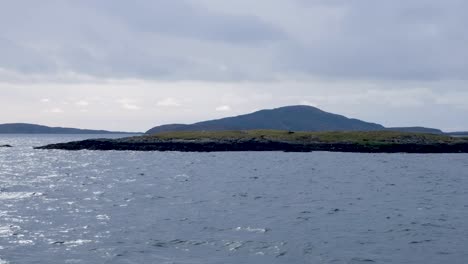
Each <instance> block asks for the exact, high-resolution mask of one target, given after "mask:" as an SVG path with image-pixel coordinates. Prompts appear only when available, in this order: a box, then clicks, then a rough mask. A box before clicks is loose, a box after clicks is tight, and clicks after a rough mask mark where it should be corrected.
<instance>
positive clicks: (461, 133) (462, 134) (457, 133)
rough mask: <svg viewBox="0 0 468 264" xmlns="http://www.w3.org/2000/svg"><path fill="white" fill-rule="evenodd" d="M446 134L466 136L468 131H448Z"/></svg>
mask: <svg viewBox="0 0 468 264" xmlns="http://www.w3.org/2000/svg"><path fill="white" fill-rule="evenodd" d="M447 134H449V135H451V136H459V137H461V136H464V137H468V131H461V132H448V133H447Z"/></svg>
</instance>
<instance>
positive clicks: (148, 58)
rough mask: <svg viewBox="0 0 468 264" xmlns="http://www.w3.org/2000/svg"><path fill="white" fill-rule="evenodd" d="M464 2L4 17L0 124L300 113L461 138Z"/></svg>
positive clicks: (243, 0) (467, 42) (124, 126)
mask: <svg viewBox="0 0 468 264" xmlns="http://www.w3.org/2000/svg"><path fill="white" fill-rule="evenodd" d="M465 10H468V2H467V1H463V0H446V1H440V0H413V1H407V0H392V1H384V2H383V1H374V0H291V1H283V0H257V1H251V0H236V1H218V0H178V1H166V0H135V1H125V0H100V1H94V0H82V1H72V0H63V1H59V0H43V1H28V0H17V1H5V3H2V8H0V32H1V34H0V58H1V59H0V92H1V97H0V105H2V108H3V109H7V110H5V111H7V113H5V115H3V116H2V117H0V123H3V122H16V121H23V122H35V123H44V124H49V125H69V126H79V127H89V128H106V129H116V130H145V129H148V128H150V127H152V126H153V125H157V124H164V123H172V122H195V121H199V120H204V119H208V118H218V117H222V116H225V115H235V114H242V113H247V112H250V111H254V110H258V109H261V108H271V107H277V106H283V105H288V104H310V105H314V106H317V107H320V108H324V109H325V110H328V111H332V112H337V113H341V114H344V115H348V116H351V117H357V118H362V119H365V120H368V121H373V122H378V123H383V124H384V125H392V126H404V125H425V126H432V127H440V128H443V129H446V130H461V129H464V130H468V122H465V121H463V120H464V119H463V118H462V117H463V116H466V115H467V114H468V107H467V104H466V102H467V101H468V92H467V90H466V89H467V88H466V87H467V86H468V80H467V76H468V49H466V47H467V46H468V31H467V30H466V26H467V25H468V16H466V15H465Z"/></svg>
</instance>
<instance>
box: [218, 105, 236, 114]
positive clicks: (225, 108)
mask: <svg viewBox="0 0 468 264" xmlns="http://www.w3.org/2000/svg"><path fill="white" fill-rule="evenodd" d="M231 110H232V109H231V107H230V106H229V105H220V106H218V107H216V111H218V112H228V111H231Z"/></svg>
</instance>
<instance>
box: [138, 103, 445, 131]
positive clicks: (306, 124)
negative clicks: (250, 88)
mask: <svg viewBox="0 0 468 264" xmlns="http://www.w3.org/2000/svg"><path fill="white" fill-rule="evenodd" d="M256 129H269V130H289V131H381V130H391V131H401V132H412V133H431V134H443V132H442V131H441V130H439V129H434V128H425V127H395V128H386V127H384V126H382V125H380V124H376V123H370V122H365V121H362V120H359V119H354V118H348V117H345V116H342V115H337V114H333V113H328V112H325V111H322V110H320V109H318V108H316V107H312V106H307V105H296V106H286V107H280V108H276V109H269V110H260V111H257V112H254V113H251V114H246V115H240V116H234V117H227V118H222V119H216V120H209V121H204V122H198V123H195V124H190V125H186V124H169V125H162V126H157V127H154V128H152V129H150V130H148V131H147V132H146V134H157V133H162V132H177V131H227V130H256Z"/></svg>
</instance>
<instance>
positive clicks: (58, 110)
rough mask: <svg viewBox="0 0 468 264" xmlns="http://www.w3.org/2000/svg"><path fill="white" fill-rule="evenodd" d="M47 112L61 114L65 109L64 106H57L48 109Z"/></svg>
mask: <svg viewBox="0 0 468 264" xmlns="http://www.w3.org/2000/svg"><path fill="white" fill-rule="evenodd" d="M46 112H47V113H53V114H61V113H63V112H64V111H63V110H62V108H58V107H55V108H51V109H47V110H46Z"/></svg>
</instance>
